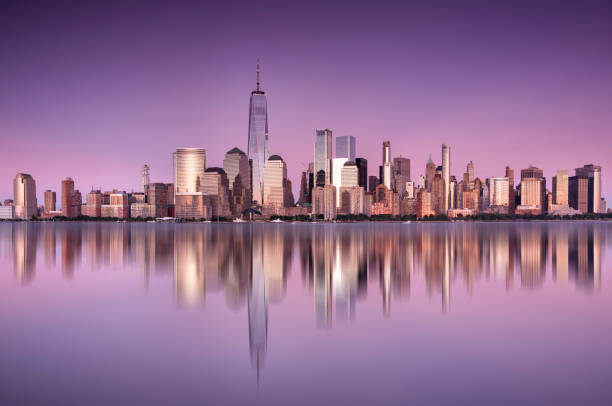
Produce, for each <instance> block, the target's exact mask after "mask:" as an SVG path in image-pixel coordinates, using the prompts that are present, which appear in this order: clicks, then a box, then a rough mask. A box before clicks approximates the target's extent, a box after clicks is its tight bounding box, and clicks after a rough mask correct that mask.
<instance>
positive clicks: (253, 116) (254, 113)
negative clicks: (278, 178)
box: [248, 63, 268, 204]
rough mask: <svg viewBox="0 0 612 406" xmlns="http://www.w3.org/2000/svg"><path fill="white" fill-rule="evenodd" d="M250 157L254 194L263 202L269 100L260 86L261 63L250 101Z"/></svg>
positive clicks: (257, 200)
mask: <svg viewBox="0 0 612 406" xmlns="http://www.w3.org/2000/svg"><path fill="white" fill-rule="evenodd" d="M248 156H249V159H250V160H251V161H252V162H253V172H252V176H253V179H252V196H253V201H254V202H257V204H262V203H263V169H264V165H265V163H266V161H267V160H268V100H267V98H266V94H265V92H264V91H263V90H261V89H260V88H259V63H258V64H257V87H256V89H255V90H253V91H252V92H251V99H250V101H249V150H248Z"/></svg>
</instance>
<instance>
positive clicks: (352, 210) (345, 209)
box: [339, 186, 365, 214]
mask: <svg viewBox="0 0 612 406" xmlns="http://www.w3.org/2000/svg"><path fill="white" fill-rule="evenodd" d="M364 200H365V190H364V189H363V188H362V187H361V186H343V187H341V188H340V206H339V212H340V213H342V214H363V213H364Z"/></svg>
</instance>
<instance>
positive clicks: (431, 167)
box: [425, 154, 436, 192]
mask: <svg viewBox="0 0 612 406" xmlns="http://www.w3.org/2000/svg"><path fill="white" fill-rule="evenodd" d="M435 175H436V164H435V163H434V161H433V160H432V159H431V154H429V159H428V160H427V164H426V165H425V188H426V189H427V190H428V191H429V192H431V182H432V181H433V178H434V176H435Z"/></svg>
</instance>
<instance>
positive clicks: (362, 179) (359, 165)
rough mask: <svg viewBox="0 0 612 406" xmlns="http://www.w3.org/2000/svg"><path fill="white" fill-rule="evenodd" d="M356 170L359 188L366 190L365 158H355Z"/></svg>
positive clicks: (366, 170) (366, 165) (366, 169)
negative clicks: (357, 170)
mask: <svg viewBox="0 0 612 406" xmlns="http://www.w3.org/2000/svg"><path fill="white" fill-rule="evenodd" d="M355 163H356V164H357V168H358V169H359V186H361V187H362V188H364V189H366V190H367V188H368V160H367V159H365V158H357V159H356V160H355Z"/></svg>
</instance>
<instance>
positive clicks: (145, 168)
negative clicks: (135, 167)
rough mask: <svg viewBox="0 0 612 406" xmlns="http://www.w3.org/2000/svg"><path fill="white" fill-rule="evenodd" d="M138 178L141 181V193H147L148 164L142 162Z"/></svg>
mask: <svg viewBox="0 0 612 406" xmlns="http://www.w3.org/2000/svg"><path fill="white" fill-rule="evenodd" d="M140 179H141V182H142V193H147V185H148V184H149V165H147V164H144V166H143V167H142V171H141V172H140Z"/></svg>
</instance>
